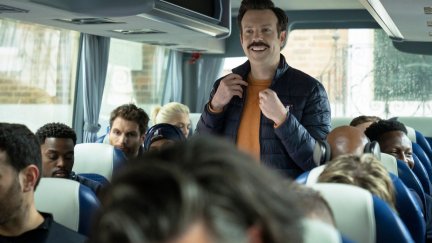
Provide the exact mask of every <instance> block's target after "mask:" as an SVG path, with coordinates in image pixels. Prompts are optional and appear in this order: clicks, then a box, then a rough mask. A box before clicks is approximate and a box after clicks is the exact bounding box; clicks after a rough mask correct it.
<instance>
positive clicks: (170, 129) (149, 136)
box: [144, 123, 186, 151]
mask: <svg viewBox="0 0 432 243" xmlns="http://www.w3.org/2000/svg"><path fill="white" fill-rule="evenodd" d="M161 139H168V140H173V141H184V140H185V139H186V138H185V136H184V135H183V133H182V132H181V131H180V129H179V128H177V127H176V126H173V125H171V124H168V123H159V124H156V125H154V126H152V127H150V129H149V130H148V131H147V133H146V135H145V140H144V149H145V150H146V151H148V150H149V149H150V145H151V144H152V143H153V142H155V141H158V140H161Z"/></svg>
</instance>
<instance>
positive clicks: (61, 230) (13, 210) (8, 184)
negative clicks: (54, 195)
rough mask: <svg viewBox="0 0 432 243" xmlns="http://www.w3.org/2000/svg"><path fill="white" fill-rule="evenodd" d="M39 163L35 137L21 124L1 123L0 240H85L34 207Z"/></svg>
mask: <svg viewBox="0 0 432 243" xmlns="http://www.w3.org/2000/svg"><path fill="white" fill-rule="evenodd" d="M41 164H42V159H41V151H40V146H39V142H38V140H37V138H36V136H35V135H34V134H33V133H32V132H31V131H30V130H29V129H28V128H27V127H25V126H24V125H19V124H8V123H0V242H34V243H50V242H64V243H76V242H84V241H85V240H86V239H85V237H84V236H82V235H80V234H78V233H76V232H74V231H72V230H70V229H68V228H66V227H64V226H62V225H60V224H58V223H56V222H55V221H54V220H53V217H52V215H51V214H48V213H41V212H38V211H37V210H36V207H35V203H34V191H35V189H36V186H37V184H38V183H39V180H40V171H41ZM59 196H61V195H59ZM53 203H56V202H53ZM66 210H67V209H66Z"/></svg>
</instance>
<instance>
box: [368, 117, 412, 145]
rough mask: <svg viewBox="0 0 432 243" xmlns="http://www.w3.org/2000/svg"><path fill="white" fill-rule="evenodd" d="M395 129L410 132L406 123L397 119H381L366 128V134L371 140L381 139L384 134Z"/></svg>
mask: <svg viewBox="0 0 432 243" xmlns="http://www.w3.org/2000/svg"><path fill="white" fill-rule="evenodd" d="M393 131H401V132H403V133H405V134H407V133H408V131H407V129H406V127H405V125H404V124H403V123H401V122H398V121H396V120H379V121H377V122H374V123H372V124H371V125H370V126H369V127H368V128H367V129H366V130H365V134H366V136H367V137H368V138H369V140H370V141H378V142H379V141H380V140H381V137H382V135H383V134H385V133H388V132H393Z"/></svg>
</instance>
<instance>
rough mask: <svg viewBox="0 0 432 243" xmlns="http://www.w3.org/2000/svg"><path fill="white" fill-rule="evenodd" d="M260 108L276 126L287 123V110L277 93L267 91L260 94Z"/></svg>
mask: <svg viewBox="0 0 432 243" xmlns="http://www.w3.org/2000/svg"><path fill="white" fill-rule="evenodd" d="M258 97H259V107H260V109H261V111H262V113H263V114H264V116H265V117H267V118H268V119H270V120H272V121H273V122H274V123H275V124H276V126H278V125H280V124H281V123H282V122H284V121H285V119H286V115H287V110H286V109H285V107H284V105H283V104H282V102H281V101H280V99H279V97H278V96H277V94H276V92H274V91H273V90H271V89H265V90H263V91H261V92H259V94H258Z"/></svg>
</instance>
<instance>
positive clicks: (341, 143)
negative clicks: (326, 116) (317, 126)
mask: <svg viewBox="0 0 432 243" xmlns="http://www.w3.org/2000/svg"><path fill="white" fill-rule="evenodd" d="M327 143H328V144H329V145H330V150H331V157H330V159H334V158H336V157H338V156H340V155H344V154H352V155H362V154H363V153H364V147H365V145H366V144H367V143H369V139H368V137H367V136H366V135H365V134H364V133H363V131H362V130H361V129H359V128H357V127H352V126H340V127H336V128H335V129H333V130H332V131H331V132H330V133H329V134H328V136H327Z"/></svg>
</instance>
